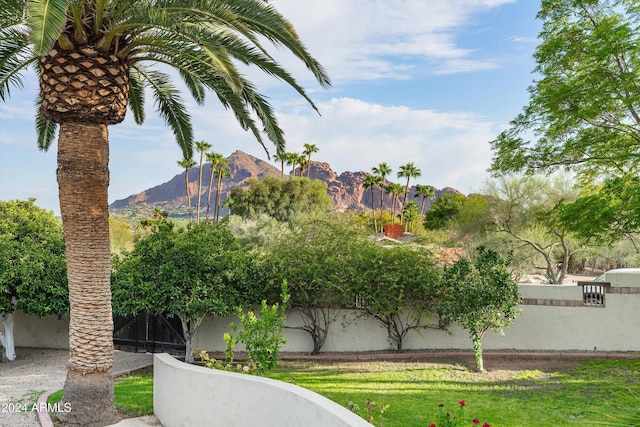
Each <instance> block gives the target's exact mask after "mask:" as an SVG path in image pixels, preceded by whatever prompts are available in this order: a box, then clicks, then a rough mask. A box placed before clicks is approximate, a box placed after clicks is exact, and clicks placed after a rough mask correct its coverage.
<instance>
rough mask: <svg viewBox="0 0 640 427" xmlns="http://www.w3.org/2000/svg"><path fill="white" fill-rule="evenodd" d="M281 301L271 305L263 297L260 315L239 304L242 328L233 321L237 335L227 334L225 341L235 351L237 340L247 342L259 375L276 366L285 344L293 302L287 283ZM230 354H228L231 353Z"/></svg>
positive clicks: (283, 284) (245, 343)
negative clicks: (246, 309) (281, 348)
mask: <svg viewBox="0 0 640 427" xmlns="http://www.w3.org/2000/svg"><path fill="white" fill-rule="evenodd" d="M280 298H281V302H279V303H275V304H273V305H268V304H267V300H262V306H261V311H260V317H258V316H256V315H255V313H254V312H253V311H248V312H246V313H245V312H244V310H243V309H242V307H236V315H237V316H238V318H239V319H240V324H241V325H242V330H240V331H239V330H238V328H237V326H236V325H234V324H233V323H231V324H230V325H229V327H230V328H231V330H232V331H233V333H234V334H235V335H231V334H225V341H227V346H228V347H230V349H228V351H230V350H232V349H233V347H234V345H235V343H236V342H241V343H243V344H244V345H245V347H246V349H247V353H248V355H249V359H250V360H251V365H252V367H253V369H254V370H255V372H256V373H257V374H258V375H262V374H264V373H265V372H266V371H268V370H270V369H273V368H275V367H276V365H277V363H278V354H279V353H280V344H285V343H286V342H287V340H286V339H285V338H284V336H283V334H282V331H283V330H284V322H285V320H286V307H287V303H288V302H289V291H288V289H287V282H286V281H285V282H283V283H282V293H281V294H280ZM227 357H228V355H227Z"/></svg>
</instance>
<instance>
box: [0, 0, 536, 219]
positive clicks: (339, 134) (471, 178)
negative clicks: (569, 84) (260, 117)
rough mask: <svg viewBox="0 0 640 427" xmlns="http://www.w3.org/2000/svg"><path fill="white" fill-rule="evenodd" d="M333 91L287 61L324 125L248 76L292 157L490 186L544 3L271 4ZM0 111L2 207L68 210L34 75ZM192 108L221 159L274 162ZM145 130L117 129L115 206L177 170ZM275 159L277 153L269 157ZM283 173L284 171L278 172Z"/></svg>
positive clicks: (156, 122) (290, 0)
mask: <svg viewBox="0 0 640 427" xmlns="http://www.w3.org/2000/svg"><path fill="white" fill-rule="evenodd" d="M273 4H274V5H275V7H276V8H277V9H278V10H279V11H280V12H282V13H283V14H284V15H285V16H286V17H287V18H288V19H289V20H291V22H292V23H293V24H294V26H295V27H296V30H297V32H298V33H299V35H300V37H301V38H302V40H303V42H304V43H305V45H306V46H307V48H308V49H309V50H310V52H311V53H312V54H313V55H314V56H315V57H316V58H317V59H318V60H319V61H320V62H321V63H322V64H323V65H324V66H325V68H326V69H327V71H328V72H329V75H330V77H331V79H332V82H333V87H332V88H331V89H329V90H324V89H322V88H320V87H319V86H318V85H317V84H315V83H314V80H313V78H312V76H311V75H310V74H309V73H308V72H306V70H305V69H304V68H303V67H302V66H301V65H300V64H298V63H297V62H296V61H295V60H293V59H292V58H291V57H289V56H287V55H285V54H283V55H282V56H281V57H279V60H280V62H281V63H282V64H284V65H285V67H286V68H287V69H288V70H290V71H291V72H292V73H293V74H294V76H295V77H296V79H297V80H298V82H299V83H301V84H302V85H303V86H304V87H305V88H306V90H307V91H308V93H309V94H310V95H311V97H312V99H313V100H314V102H315V103H316V104H317V105H318V107H319V109H320V113H321V116H319V115H318V114H316V113H315V111H313V110H312V109H311V108H310V107H309V106H308V104H306V103H305V102H304V101H302V100H301V99H300V97H299V96H297V94H296V93H294V92H293V91H292V90H291V89H289V88H288V87H286V86H284V85H282V84H280V83H279V82H277V81H275V80H273V79H271V78H269V77H268V76H264V75H262V74H259V73H256V72H255V71H254V70H251V69H248V70H245V72H246V74H248V76H249V78H250V79H251V80H252V81H254V82H255V83H256V85H257V86H258V88H259V90H260V91H261V92H263V93H264V94H266V95H267V96H268V97H269V98H270V100H271V103H272V105H273V106H274V107H275V109H276V111H277V114H278V119H279V121H280V125H281V127H282V128H283V129H284V130H285V135H286V138H287V151H298V152H301V151H302V149H303V144H305V143H312V144H315V145H317V146H318V148H319V150H320V151H319V152H318V153H316V154H315V155H314V156H313V159H314V160H318V161H323V162H328V163H330V164H331V166H332V168H333V170H334V171H336V172H337V173H338V174H339V173H342V172H344V171H360V170H364V171H369V170H371V168H372V167H374V166H376V165H378V164H379V163H380V162H383V161H384V162H387V163H388V164H389V165H390V166H391V168H392V169H393V173H392V174H393V177H395V174H396V172H397V171H398V167H399V166H400V165H402V164H405V163H407V162H414V164H415V165H416V166H417V167H419V168H420V169H421V171H422V177H420V178H419V179H416V180H415V181H413V182H414V183H421V184H428V185H433V186H435V187H437V188H443V187H454V188H457V189H458V190H460V191H462V192H464V193H470V192H473V191H478V190H480V189H482V187H483V184H484V182H485V181H486V180H487V179H489V176H488V173H487V172H486V170H487V168H488V167H489V166H490V162H491V150H490V145H489V141H491V140H492V139H493V138H495V136H496V135H498V133H499V132H500V131H501V130H503V129H504V128H506V126H507V125H508V122H509V121H510V120H511V119H513V118H514V117H515V116H516V115H517V114H518V113H519V112H520V111H521V110H522V107H523V106H524V105H526V103H527V101H528V93H527V87H528V86H529V85H530V84H531V82H532V79H533V74H532V70H533V69H534V67H535V62H534V60H533V59H532V54H533V52H534V50H535V47H536V45H537V35H538V33H539V32H540V29H541V23H540V21H537V20H536V19H535V15H536V13H537V11H538V8H539V1H537V0H322V1H321V0H274V1H273ZM24 81H25V87H24V89H23V90H22V91H20V90H12V95H11V99H10V100H9V102H8V103H5V104H0V199H3V200H10V199H27V198H29V197H35V198H36V199H37V204H38V205H39V206H41V207H44V208H46V209H50V210H53V211H54V212H55V213H56V214H58V213H59V207H58V200H57V184H56V179H55V169H56V149H57V146H56V145H55V144H54V145H53V146H52V147H51V149H50V150H49V151H48V152H46V153H44V152H40V151H38V149H37V147H36V142H35V131H34V121H33V117H34V107H33V102H34V99H35V97H36V94H37V81H36V76H35V74H34V75H26V76H25V79H24ZM185 99H186V100H187V103H188V105H189V107H190V112H191V114H192V118H193V124H194V133H195V138H196V140H205V141H207V142H209V143H210V144H212V145H213V150H215V151H217V152H220V153H223V154H224V155H225V156H228V155H229V154H231V153H233V152H234V151H235V150H242V151H245V152H248V153H250V154H253V155H255V156H257V157H260V158H262V159H265V160H266V159H267V157H266V155H265V153H264V151H263V149H262V148H261V147H260V145H259V144H258V143H257V142H256V141H255V140H254V139H253V137H252V136H251V135H249V134H248V133H246V132H244V131H243V130H242V129H241V128H240V127H239V125H238V124H237V122H235V120H234V118H233V117H232V116H231V114H230V113H229V112H227V111H225V110H224V109H223V108H222V107H221V106H220V104H219V103H217V100H216V99H215V96H213V95H211V96H209V98H208V102H207V103H206V105H205V106H204V107H196V106H195V103H194V102H192V100H191V99H189V98H188V95H187V94H186V93H185ZM148 104H149V105H147V107H148V108H149V111H148V112H147V119H146V121H145V123H144V125H143V126H137V125H136V124H135V123H133V120H131V117H130V114H128V117H127V119H126V120H125V121H124V122H123V123H121V124H119V125H115V126H111V127H110V128H109V132H110V134H109V138H110V147H111V148H110V149H111V159H110V170H111V184H110V189H109V201H110V202H113V201H115V200H118V199H122V198H125V197H127V196H129V195H131V194H135V193H138V192H140V191H142V190H145V189H147V188H149V187H152V186H155V185H158V184H161V183H163V182H165V181H168V180H170V179H171V178H172V177H173V176H175V175H176V174H179V173H181V169H180V168H179V167H178V166H177V164H176V161H177V160H180V158H181V152H180V150H179V148H178V146H177V144H176V143H175V140H174V138H173V137H172V134H171V131H170V130H169V129H168V128H167V127H166V126H165V125H164V123H163V122H162V121H161V120H160V119H159V118H158V116H157V114H156V113H155V112H154V111H153V105H152V104H153V103H152V102H148ZM271 153H272V154H273V150H271ZM273 164H274V165H275V162H274V163H273Z"/></svg>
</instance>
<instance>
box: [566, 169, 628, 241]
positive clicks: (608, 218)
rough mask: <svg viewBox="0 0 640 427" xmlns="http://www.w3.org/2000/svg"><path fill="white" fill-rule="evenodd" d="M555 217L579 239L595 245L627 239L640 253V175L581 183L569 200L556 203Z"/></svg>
mask: <svg viewBox="0 0 640 427" xmlns="http://www.w3.org/2000/svg"><path fill="white" fill-rule="evenodd" d="M556 210H557V215H558V218H559V220H560V221H561V222H562V223H563V224H564V226H565V227H566V228H568V229H570V230H572V232H573V233H575V235H576V236H577V237H579V238H580V239H582V240H583V241H586V242H590V243H595V244H599V245H611V244H615V243H616V242H617V241H619V240H622V239H624V240H627V241H628V242H629V243H630V244H631V245H633V247H634V248H635V252H636V253H640V238H639V236H638V231H639V230H640V215H637V214H636V213H638V212H640V178H638V177H637V176H623V177H615V178H611V179H609V180H607V181H605V182H604V183H602V184H597V185H588V186H587V185H585V186H582V188H581V189H580V194H579V196H578V198H577V199H576V200H575V202H573V203H565V202H564V201H563V202H561V203H559V204H558V206H557V207H556Z"/></svg>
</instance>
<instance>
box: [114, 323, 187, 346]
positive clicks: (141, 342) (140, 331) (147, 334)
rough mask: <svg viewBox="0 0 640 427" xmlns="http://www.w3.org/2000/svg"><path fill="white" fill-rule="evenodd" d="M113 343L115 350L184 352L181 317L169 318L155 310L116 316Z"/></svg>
mask: <svg viewBox="0 0 640 427" xmlns="http://www.w3.org/2000/svg"><path fill="white" fill-rule="evenodd" d="M113 326H114V327H113V344H114V346H115V348H116V349H118V350H124V351H134V352H136V353H137V352H139V351H141V352H147V353H160V352H167V353H172V354H178V355H184V352H185V342H184V339H183V338H182V333H181V331H182V325H181V324H180V319H178V318H172V319H167V318H166V317H165V316H162V315H156V314H152V313H140V314H139V315H137V316H131V317H120V316H116V317H114V319H113Z"/></svg>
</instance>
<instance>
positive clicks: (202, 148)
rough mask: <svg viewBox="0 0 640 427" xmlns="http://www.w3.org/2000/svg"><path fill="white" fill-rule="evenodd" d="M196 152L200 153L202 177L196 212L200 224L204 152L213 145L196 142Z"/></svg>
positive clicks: (199, 167)
mask: <svg viewBox="0 0 640 427" xmlns="http://www.w3.org/2000/svg"><path fill="white" fill-rule="evenodd" d="M195 146H196V150H198V152H199V153H200V165H199V166H198V169H199V173H200V175H199V176H198V210H197V212H196V224H200V198H201V195H202V163H203V161H204V152H205V151H207V150H208V149H210V148H211V144H209V143H208V142H206V141H196V142H195Z"/></svg>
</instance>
